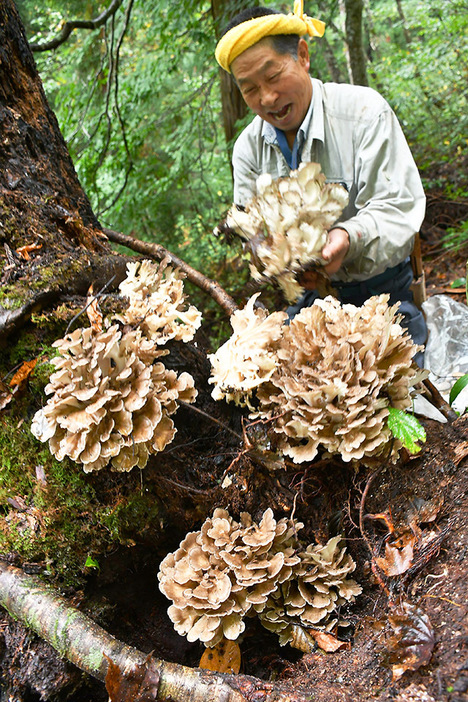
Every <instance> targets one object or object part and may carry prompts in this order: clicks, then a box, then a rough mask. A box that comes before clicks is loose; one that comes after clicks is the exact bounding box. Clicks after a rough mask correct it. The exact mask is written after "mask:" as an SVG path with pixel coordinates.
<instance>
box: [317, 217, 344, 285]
mask: <svg viewBox="0 0 468 702" xmlns="http://www.w3.org/2000/svg"><path fill="white" fill-rule="evenodd" d="M348 250H349V234H348V232H347V231H346V229H340V227H335V228H334V229H330V231H329V232H328V239H327V243H326V244H325V246H324V247H323V249H322V257H323V258H324V259H325V260H326V261H328V263H325V264H324V268H325V270H326V272H327V273H328V275H332V274H333V273H336V272H337V271H338V270H339V269H340V268H341V264H342V263H343V261H344V258H345V256H346V254H347V253H348Z"/></svg>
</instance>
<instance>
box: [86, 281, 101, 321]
mask: <svg viewBox="0 0 468 702" xmlns="http://www.w3.org/2000/svg"><path fill="white" fill-rule="evenodd" d="M86 304H87V307H86V314H87V315H88V319H89V321H90V322H91V326H92V328H93V329H94V331H95V332H100V331H102V314H101V310H100V309H99V304H98V299H97V297H94V295H93V286H92V285H90V287H89V290H88V297H87V300H86Z"/></svg>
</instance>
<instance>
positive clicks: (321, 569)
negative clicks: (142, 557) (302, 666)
mask: <svg viewBox="0 0 468 702" xmlns="http://www.w3.org/2000/svg"><path fill="white" fill-rule="evenodd" d="M303 526H304V525H303V524H301V523H300V522H298V521H296V520H292V519H286V518H283V519H280V520H278V521H277V520H276V519H275V518H274V516H273V512H272V510H271V509H267V510H266V511H265V512H264V514H263V516H262V519H261V520H260V522H259V523H256V522H254V521H253V520H252V517H251V516H250V514H248V513H247V512H243V513H242V514H241V515H240V521H239V522H237V521H235V520H234V519H233V518H232V517H231V516H230V515H229V513H228V512H227V510H224V509H220V508H218V509H215V511H214V513H213V516H212V517H209V518H208V519H206V521H205V522H204V523H203V525H202V527H201V529H200V531H197V532H191V533H189V534H188V535H187V536H186V538H185V539H184V540H183V541H182V542H181V544H180V546H179V548H178V549H177V551H175V552H174V553H170V554H168V555H167V556H166V557H165V558H164V560H163V561H162V563H161V565H160V570H159V573H158V579H159V587H160V589H161V591H162V592H163V593H164V594H165V595H166V597H167V598H168V599H170V600H172V602H173V604H172V605H170V607H169V609H168V614H169V617H170V619H171V621H172V623H173V624H174V627H175V629H176V631H177V632H178V633H179V634H181V635H185V636H187V639H188V640H189V641H197V640H199V641H202V642H203V643H204V644H205V645H206V646H209V647H212V646H215V645H216V644H217V643H219V641H220V640H221V639H222V638H223V637H225V638H227V639H231V640H235V639H237V638H238V637H239V636H240V635H241V634H242V632H243V631H244V629H245V623H244V618H245V617H246V616H252V615H255V614H258V615H259V616H260V620H261V621H262V623H264V625H265V626H266V627H267V628H268V629H272V630H274V631H276V632H277V633H278V634H279V635H280V643H281V644H282V645H284V644H286V643H291V642H292V641H293V638H292V637H291V636H290V632H289V631H288V630H287V628H288V626H291V625H293V624H296V625H297V624H299V625H300V626H301V627H304V628H307V627H310V625H311V622H313V625H314V628H320V627H322V628H323V627H325V626H326V625H327V624H328V625H330V620H331V618H332V616H333V615H334V614H335V613H336V609H337V607H339V606H340V605H342V604H343V603H345V602H352V601H353V600H354V598H355V596H356V595H358V594H359V593H360V592H361V587H360V586H359V585H358V584H357V583H356V582H355V581H354V580H351V579H349V578H348V575H349V573H351V572H352V571H353V570H354V568H355V565H354V562H353V560H352V559H351V557H350V556H349V555H348V554H345V549H344V548H341V547H340V546H339V545H338V541H341V537H338V539H337V538H334V539H331V540H330V541H329V542H328V543H327V544H326V545H325V546H308V547H307V548H306V549H304V548H303V545H302V544H301V542H300V541H299V540H298V537H297V532H298V531H299V530H300V529H301V528H302V527H303ZM280 602H282V605H279V603H280ZM280 607H281V615H280V614H279V611H280ZM273 612H274V614H272V613H273ZM336 619H337V617H336V616H335V619H334V621H335V620H336Z"/></svg>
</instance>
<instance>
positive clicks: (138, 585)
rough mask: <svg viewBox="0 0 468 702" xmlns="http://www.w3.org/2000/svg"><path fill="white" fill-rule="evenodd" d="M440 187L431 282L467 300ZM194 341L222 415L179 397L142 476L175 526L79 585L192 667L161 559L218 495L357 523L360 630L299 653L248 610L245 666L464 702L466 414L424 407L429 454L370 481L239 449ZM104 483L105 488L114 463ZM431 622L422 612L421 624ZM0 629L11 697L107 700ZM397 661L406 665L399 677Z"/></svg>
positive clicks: (320, 688)
mask: <svg viewBox="0 0 468 702" xmlns="http://www.w3.org/2000/svg"><path fill="white" fill-rule="evenodd" d="M438 197H439V196H436V195H434V201H433V202H431V201H430V203H429V209H428V211H429V213H430V214H431V219H430V220H428V222H427V223H426V224H425V227H424V228H423V231H422V247H423V258H424V267H425V272H426V276H427V280H426V284H427V292H428V294H429V295H433V294H438V293H444V294H450V295H452V296H453V297H455V298H456V299H457V300H458V301H460V302H463V301H464V300H465V298H464V295H463V294H462V293H460V292H456V291H454V290H453V289H452V288H450V285H451V283H452V282H453V281H454V280H455V279H457V278H460V277H463V276H464V275H465V265H466V258H467V251H466V249H465V251H460V250H459V251H449V250H446V249H443V248H442V246H441V242H440V234H441V232H443V231H444V230H445V228H446V226H447V224H446V221H445V220H444V221H442V220H441V219H440V218H441V217H442V216H444V217H447V216H448V215H447V214H446V212H447V209H449V206H448V203H447V202H446V201H444V205H443V207H442V206H440V202H439V200H438V199H437V198H438ZM440 197H441V196H440ZM444 212H445V214H443V213H444ZM466 216H468V215H467V214H466V213H465V217H466ZM453 217H454V218H458V217H459V213H458V212H457V213H456V214H454V215H453ZM429 222H430V223H429ZM185 353H188V354H193V356H192V357H191V358H190V359H187V358H185V359H181V361H180V362H181V363H182V362H187V360H188V361H189V362H190V367H191V368H195V370H196V374H197V375H198V378H196V380H197V386H198V387H202V386H203V385H204V387H205V390H204V391H203V392H202V393H201V395H200V398H199V400H198V402H197V406H198V407H200V408H201V409H202V410H203V411H205V412H206V413H207V414H208V415H210V416H211V417H212V419H210V418H208V417H205V416H203V415H200V414H196V413H195V412H194V410H193V409H191V408H182V409H181V410H180V412H179V413H178V415H177V420H176V422H177V426H178V434H177V440H176V442H174V445H171V447H170V449H169V450H166V451H165V452H164V454H162V455H161V456H159V457H158V459H157V461H156V460H155V461H154V462H153V463H151V464H149V465H148V467H147V468H146V469H145V472H144V480H145V486H146V487H148V488H149V489H151V490H152V491H153V492H154V494H155V495H157V496H158V497H159V498H160V499H163V500H164V503H165V506H166V511H167V513H169V514H171V523H170V524H168V526H167V530H166V533H165V536H164V537H163V539H161V536H160V531H158V533H159V540H158V541H157V543H156V540H155V538H154V534H153V530H152V525H150V524H148V525H147V529H146V530H144V533H142V534H141V535H140V536H141V538H140V540H139V542H138V543H135V545H133V546H130V545H129V546H126V547H122V548H120V549H118V550H117V551H116V552H114V553H113V554H110V555H109V556H108V557H107V559H106V560H105V562H103V563H102V564H101V569H100V571H99V573H97V574H90V576H89V578H88V581H87V584H86V587H85V589H84V591H83V592H79V593H68V595H69V597H70V598H71V599H74V602H75V604H78V605H79V606H81V607H82V608H83V609H84V610H85V611H87V612H89V613H90V615H91V616H93V618H94V619H96V620H97V621H99V623H100V624H101V625H102V626H104V627H105V628H106V629H107V630H108V631H109V632H110V633H112V634H113V635H115V636H116V637H118V638H120V639H121V640H123V641H125V642H126V643H128V644H131V645H133V646H135V647H136V648H138V649H140V650H141V651H144V652H150V651H153V652H154V655H155V656H157V657H160V658H163V659H165V660H168V661H174V662H177V663H182V664H184V665H188V666H192V667H196V666H197V665H198V663H199V660H200V657H201V654H202V653H203V646H202V645H200V644H189V643H187V641H186V639H185V638H183V637H180V636H179V635H178V634H176V633H175V631H174V629H173V627H172V624H171V622H170V621H169V618H168V616H167V614H166V610H167V606H168V602H167V600H166V599H165V598H164V597H163V596H162V595H161V594H160V592H159V590H158V587H157V571H158V565H159V562H160V560H161V559H162V558H163V557H164V555H165V554H166V553H167V552H169V551H172V550H174V549H175V548H177V546H178V544H179V542H180V540H181V539H182V538H183V537H184V536H185V533H186V532H188V531H190V530H193V529H198V528H199V526H200V524H201V522H202V521H203V520H204V519H205V517H206V516H207V515H208V514H210V513H211V512H212V509H213V507H215V506H224V507H229V509H230V510H231V511H232V513H233V514H238V513H239V511H242V510H245V511H249V512H251V513H252V515H253V516H254V518H258V516H259V515H260V514H261V513H262V512H263V510H264V509H266V507H269V506H270V507H272V508H273V510H274V512H275V516H277V517H278V518H279V517H281V516H285V515H290V513H291V510H292V509H293V507H294V505H295V517H296V518H298V519H300V520H301V521H303V522H304V523H305V525H306V526H305V528H304V530H303V531H304V533H303V534H301V536H303V538H304V540H307V539H309V540H310V541H313V540H314V539H315V540H319V541H320V540H323V539H326V538H328V537H329V535H330V534H333V533H336V532H337V530H341V529H342V530H344V533H345V534H346V536H347V541H348V548H349V551H350V553H351V554H352V556H353V558H354V559H355V561H356V563H357V569H356V573H355V577H356V579H357V580H358V581H359V582H360V583H361V585H362V587H363V594H362V595H361V596H360V597H359V598H358V599H357V601H356V603H355V604H354V605H352V607H350V608H349V610H348V611H347V612H345V614H346V616H347V617H348V619H349V620H350V622H351V623H352V631H353V635H352V637H348V638H350V641H349V645H348V646H347V647H346V648H344V649H343V650H341V651H338V652H336V653H325V652H323V651H322V650H321V649H316V650H314V651H313V652H311V653H308V654H302V653H300V652H298V651H296V650H294V649H291V648H289V647H284V648H281V647H280V646H279V645H278V643H277V638H276V637H275V636H274V635H272V634H270V633H268V632H267V631H266V630H264V629H263V628H262V627H261V626H260V625H259V624H258V623H257V622H256V621H255V620H251V621H249V623H248V627H247V630H246V632H245V634H244V636H243V639H242V641H241V644H240V646H241V653H242V670H241V672H242V673H245V674H247V675H252V676H256V677H258V678H261V679H263V680H275V681H278V682H281V683H283V684H284V683H287V684H288V685H289V686H290V689H291V693H292V694H294V692H297V693H298V694H299V693H302V694H304V693H307V694H308V696H309V699H311V700H314V701H315V700H316V701H317V702H337V701H341V700H346V701H347V700H349V701H350V702H351V701H352V702H354V701H355V700H375V701H376V702H377V701H378V702H383V701H384V700H396V701H397V702H413V701H414V702H416V701H421V702H433V701H437V702H439V701H442V700H447V701H448V702H461V701H462V700H467V699H468V695H467V692H468V655H467V649H466V644H467V641H468V639H467V636H468V631H467V628H466V607H467V594H468V592H467V591H468V583H467V579H466V568H465V566H464V557H465V553H466V551H467V548H468V541H467V525H468V511H467V505H466V500H465V499H464V498H465V495H466V491H467V486H468V480H467V478H468V476H467V472H468V416H467V415H465V416H464V417H461V418H459V419H457V420H456V421H455V422H453V423H447V424H439V423H436V422H433V421H430V420H423V424H424V426H425V429H426V432H427V441H426V443H425V445H424V447H423V449H422V451H421V452H420V454H417V455H416V456H415V457H411V458H410V457H409V456H408V455H404V456H402V458H401V460H400V461H399V462H398V463H397V464H396V465H382V466H381V467H380V468H379V469H378V470H377V471H376V472H375V473H374V474H373V477H372V478H370V473H369V471H367V470H366V469H361V470H359V471H357V472H354V471H352V470H350V468H349V466H347V465H345V464H341V463H339V462H328V463H321V462H319V463H316V464H311V465H308V466H307V467H305V468H304V466H300V467H299V468H298V467H297V466H296V467H295V468H288V469H287V470H286V471H283V470H280V471H275V472H271V471H269V470H268V469H267V468H266V467H265V466H261V465H260V464H259V463H258V462H257V461H256V460H255V456H253V455H249V454H248V453H242V452H241V451H240V449H239V441H238V440H237V439H236V437H235V436H234V435H233V434H232V431H236V432H239V431H241V430H242V427H241V423H240V416H239V415H238V414H236V412H235V411H233V410H232V408H231V407H224V406H223V405H220V404H217V405H215V404H214V403H213V402H212V401H211V398H210V395H209V392H210V389H209V387H208V386H207V385H206V378H207V374H208V370H207V366H206V361H205V359H204V358H203V357H202V355H201V354H197V352H196V351H195V350H193V349H192V350H191V351H189V350H187V351H186V352H185ZM193 374H194V375H195V373H193ZM213 419H214V421H213ZM223 425H225V426H227V427H228V429H229V430H227V429H226V428H224V429H223ZM228 469H229V472H230V474H231V475H233V483H232V485H231V486H230V487H228V488H227V489H225V490H223V489H222V488H221V487H220V483H221V481H222V478H223V476H224V475H225V474H226V473H227V472H228ZM102 480H103V485H102V489H103V490H104V489H106V486H105V476H103V477H102ZM367 515H374V518H372V519H371V518H368V516H367ZM375 515H380V516H379V517H377V518H375ZM382 515H385V516H384V517H382ZM389 528H390V529H392V530H393V535H392V538H397V537H399V538H400V539H402V540H405V539H407V540H408V539H413V540H414V545H415V548H414V554H413V556H412V559H411V567H410V568H409V570H407V571H406V572H404V573H403V574H401V575H396V576H391V577H387V576H385V574H384V573H383V572H382V571H381V570H379V569H378V567H377V566H376V564H375V556H376V555H380V556H382V555H383V554H384V543H385V540H386V538H387V537H388V534H389ZM405 603H409V605H411V609H410V612H411V616H412V619H411V620H408V622H407V624H408V627H409V630H408V631H407V636H408V637H410V638H411V637H412V643H413V647H412V648H411V649H405V648H404V645H403V643H402V642H401V641H400V643H398V640H397V639H398V637H397V636H395V631H394V628H393V627H392V622H393V623H394V625H395V622H396V621H397V620H396V617H397V615H398V613H399V612H400V610H399V607H401V606H404V604H405ZM425 617H427V618H428V621H429V622H430V624H427V620H426V619H425ZM421 622H423V623H424V622H426V627H425V628H424V627H421ZM418 626H419V630H418V631H416V633H415V631H414V629H415V627H416V628H417V627H418ZM0 627H1V628H2V632H3V635H2V636H0V662H1V673H2V677H1V679H2V681H3V683H2V684H3V685H4V692H3V693H1V692H0V700H5V701H6V700H15V702H34V701H36V700H51V701H56V702H61V701H62V700H72V701H73V702H89V701H95V702H100V701H101V700H102V701H103V702H105V701H106V700H107V699H108V695H107V693H106V691H105V689H104V686H103V685H102V684H101V683H98V682H96V681H93V680H92V679H90V678H88V677H86V676H84V674H82V673H81V672H80V671H78V669H76V668H75V667H74V666H72V665H71V664H68V663H66V662H64V661H61V660H60V659H59V658H58V657H57V656H56V654H55V653H54V651H53V650H52V649H51V648H50V647H49V646H48V645H47V644H45V643H43V642H41V641H40V640H39V639H38V638H37V637H36V636H35V635H33V634H31V633H29V632H28V631H27V630H26V629H24V628H23V627H22V626H20V625H19V624H17V623H15V622H13V621H12V620H10V619H9V618H8V616H7V615H6V614H5V613H2V614H1V615H0ZM423 629H424V631H423ZM432 646H433V650H432V655H431V656H430V659H429V662H427V661H426V662H425V664H424V665H422V666H421V667H417V663H415V661H418V660H419V659H420V656H421V655H422V652H423V650H427V647H429V648H431V647H432ZM392 656H393V658H392ZM392 661H393V662H394V663H395V661H399V662H400V663H401V664H402V666H403V668H408V670H405V672H404V673H403V675H402V676H401V677H399V678H397V676H396V675H394V674H393V671H392V667H391V663H392ZM411 661H412V663H411ZM412 668H417V669H412Z"/></svg>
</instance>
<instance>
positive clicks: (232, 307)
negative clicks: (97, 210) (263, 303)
mask: <svg viewBox="0 0 468 702" xmlns="http://www.w3.org/2000/svg"><path fill="white" fill-rule="evenodd" d="M103 231H104V233H105V234H106V236H107V237H108V238H109V240H110V241H113V242H114V243H115V244H121V245H122V246H126V247H127V248H128V249H131V250H132V251H136V252H137V253H140V254H143V255H144V256H149V257H150V258H156V259H158V260H160V261H162V260H163V259H164V258H166V257H168V258H169V259H170V261H171V263H172V264H173V265H174V266H176V268H179V270H181V271H183V272H184V273H185V275H186V276H187V278H188V280H190V281H191V282H192V283H193V284H194V285H196V286H197V287H198V288H200V290H203V291H204V292H206V293H208V295H210V297H212V298H213V300H214V301H215V302H217V303H218V305H219V306H220V307H221V308H222V309H223V310H224V311H225V312H226V314H228V315H229V316H231V314H233V312H235V311H236V310H237V309H238V306H237V304H236V303H235V301H234V300H233V299H232V297H231V296H230V295H228V293H227V292H226V291H225V290H223V288H222V287H221V286H220V285H219V284H218V283H217V282H216V281H214V280H210V278H207V277H206V276H205V275H203V274H202V273H200V271H197V270H196V269H195V268H192V267H191V266H189V265H188V263H185V261H183V260H182V259H181V258H179V257H178V256H176V255H175V254H173V253H171V252H170V251H168V250H167V249H166V248H164V246H161V244H152V243H150V242H147V241H141V240H140V239H135V238H134V237H133V236H128V235H127V234H122V233H121V232H116V231H114V230H113V229H104V230H103Z"/></svg>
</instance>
